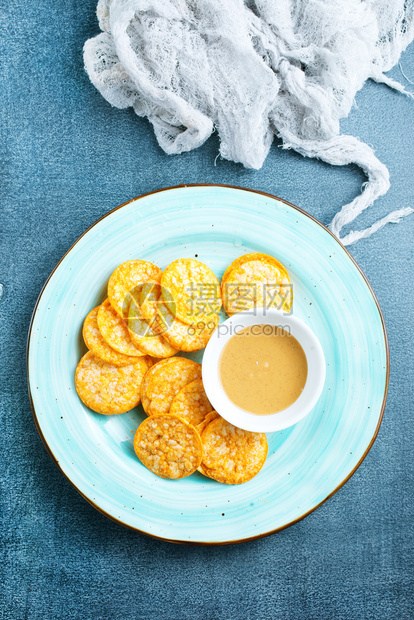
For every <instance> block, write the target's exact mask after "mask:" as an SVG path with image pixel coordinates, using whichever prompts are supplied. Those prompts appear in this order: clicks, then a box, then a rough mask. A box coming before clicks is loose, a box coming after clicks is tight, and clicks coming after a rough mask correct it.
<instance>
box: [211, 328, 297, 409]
mask: <svg viewBox="0 0 414 620" xmlns="http://www.w3.org/2000/svg"><path fill="white" fill-rule="evenodd" d="M219 364H220V366H219V372H220V379H221V383H222V385H223V388H224V391H225V392H226V394H227V396H228V397H229V399H230V400H232V401H233V403H234V404H235V405H237V406H238V407H240V408H241V409H244V410H245V411H249V412H250V413H255V414H257V415H267V414H270V413H276V412H278V411H282V410H283V409H286V407H289V405H291V404H292V403H294V402H295V400H297V398H298V397H299V396H300V394H301V392H302V390H303V388H304V387H305V383H306V378H307V375H308V364H307V361H306V355H305V352H304V350H303V349H302V347H301V345H300V344H299V342H298V341H297V340H296V338H294V336H292V335H291V334H290V333H289V332H288V331H286V330H284V329H283V328H281V327H277V326H275V325H269V324H266V325H252V326H250V327H245V328H244V329H242V330H240V331H239V332H238V333H237V334H235V335H234V336H232V337H231V338H230V340H229V341H228V342H227V344H226V345H225V346H224V348H223V351H222V353H221V356H220V362H219Z"/></svg>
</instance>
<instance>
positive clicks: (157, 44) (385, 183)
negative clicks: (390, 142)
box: [84, 0, 414, 245]
mask: <svg viewBox="0 0 414 620" xmlns="http://www.w3.org/2000/svg"><path fill="white" fill-rule="evenodd" d="M413 7H414V0H365V1H362V0H99V2H98V7H97V15H98V19H99V25H100V28H101V30H102V32H101V34H99V35H98V36H96V37H94V38H92V39H89V40H88V41H86V43H85V46H84V62H85V67H86V71H87V73H88V75H89V77H90V79H91V81H92V83H93V84H94V85H95V86H96V88H97V89H98V90H99V91H100V92H101V94H102V95H103V96H104V97H105V99H107V101H109V103H111V104H112V105H113V106H116V107H118V108H126V107H129V106H132V108H133V109H134V111H135V112H136V114H138V115H139V116H147V117H148V119H149V120H150V121H151V123H152V125H153V127H154V131H155V134H156V137H157V140H158V142H159V144H160V146H161V147H162V148H163V149H164V151H165V152H166V153H169V154H172V153H182V152H184V151H190V150H191V149H194V148H196V147H198V146H200V145H201V144H203V142H205V141H206V140H207V139H208V137H209V136H210V134H211V133H212V131H213V130H214V129H216V130H217V132H218V134H219V136H220V154H221V155H222V157H224V158H226V159H230V160H232V161H235V162H241V163H242V164H243V165H244V166H246V167H247V168H255V169H258V168H260V167H261V166H262V164H263V161H264V160H265V158H266V155H267V154H268V152H269V148H270V146H271V144H272V141H273V137H274V136H275V135H276V136H278V137H280V138H281V139H282V141H283V147H284V148H288V149H294V150H295V151H297V152H299V153H301V154H302V155H305V156H307V157H317V158H319V159H321V160H323V161H325V162H328V163H329V164H333V165H346V164H350V163H354V164H357V165H358V166H360V167H361V168H362V169H363V170H364V172H365V174H366V176H367V182H366V183H365V184H364V187H363V191H362V193H361V194H360V195H359V196H357V197H356V198H355V199H354V200H353V201H352V202H351V203H350V204H347V205H345V206H344V207H342V209H341V211H340V212H339V213H337V215H336V216H335V217H334V219H333V221H332V223H331V225H330V228H331V230H332V231H333V232H334V234H335V235H337V237H338V238H340V239H341V241H342V242H343V243H344V244H348V245H349V244H351V243H354V242H355V241H358V240H359V239H361V238H363V237H368V236H370V235H371V234H372V233H373V232H375V231H376V230H378V229H379V228H381V227H382V226H384V225H385V224H386V223H387V222H398V221H399V220H400V219H401V217H403V216H405V215H408V214H410V213H413V212H414V210H413V209H412V208H410V207H404V208H402V209H399V210H398V211H394V212H393V213H390V214H389V215H388V216H386V217H385V218H383V219H382V220H380V221H378V222H376V223H375V224H374V225H373V226H371V227H370V228H368V229H366V230H363V231H357V232H351V233H349V234H347V235H346V236H344V237H342V238H341V237H340V231H341V229H342V227H343V226H345V225H346V224H349V223H350V222H352V221H353V220H354V219H355V218H356V217H357V215H359V214H360V213H361V212H362V211H363V210H364V209H366V208H367V207H368V206H370V205H371V204H372V203H373V202H374V200H375V199H376V198H377V197H378V196H381V195H382V194H385V193H386V191H387V190H388V188H389V186H390V182H389V173H388V170H387V168H386V166H385V165H384V164H382V163H381V162H380V161H379V160H378V159H377V158H376V157H375V155H374V152H373V150H372V149H371V148H370V147H369V146H368V145H366V144H364V143H363V142H361V141H359V140H358V139H357V138H354V137H353V136H347V135H340V133H339V132H340V129H339V121H340V119H341V118H343V117H346V116H347V115H348V114H349V112H350V110H351V107H352V104H353V101H354V96H355V94H356V92H357V91H358V90H359V89H360V88H361V87H362V86H363V84H364V82H365V81H366V80H367V79H368V78H371V79H373V80H375V81H377V82H383V83H385V84H387V85H388V86H390V87H392V88H394V89H396V90H399V91H401V92H403V93H405V94H406V95H408V96H411V97H412V94H410V93H407V92H406V91H405V90H404V88H403V87H402V86H401V85H400V84H399V83H398V82H395V81H393V80H392V79H390V78H389V77H387V76H385V75H384V71H388V70H389V69H391V68H392V67H393V66H394V65H395V64H396V63H397V62H398V59H399V57H400V54H401V52H402V51H403V50H404V49H405V47H406V46H407V45H408V44H409V43H410V42H411V40H412V39H413V37H414V19H413V17H414V10H413Z"/></svg>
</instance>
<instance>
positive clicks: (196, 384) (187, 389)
mask: <svg viewBox="0 0 414 620" xmlns="http://www.w3.org/2000/svg"><path fill="white" fill-rule="evenodd" d="M210 411H213V407H212V405H211V403H210V401H209V400H208V398H207V394H206V393H205V391H204V387H203V382H202V380H201V379H197V381H192V382H191V383H188V384H187V385H185V386H184V387H183V388H181V390H180V391H179V392H178V393H177V394H176V395H175V396H174V400H173V401H172V403H171V407H170V413H171V414H174V415H178V416H179V417H180V418H182V419H183V420H186V421H187V422H189V423H190V424H193V425H194V426H197V424H200V423H201V422H203V420H204V419H205V417H206V415H207V414H208V413H210Z"/></svg>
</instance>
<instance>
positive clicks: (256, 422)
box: [202, 308, 326, 433]
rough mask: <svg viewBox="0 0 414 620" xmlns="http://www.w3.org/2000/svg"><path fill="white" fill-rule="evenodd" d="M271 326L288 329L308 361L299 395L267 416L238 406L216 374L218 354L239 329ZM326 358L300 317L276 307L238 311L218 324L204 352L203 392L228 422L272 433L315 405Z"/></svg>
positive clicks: (300, 418)
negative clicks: (285, 406) (284, 407)
mask: <svg viewBox="0 0 414 620" xmlns="http://www.w3.org/2000/svg"><path fill="white" fill-rule="evenodd" d="M264 324H268V325H272V326H278V327H282V328H283V329H285V330H287V331H289V332H290V333H291V334H292V336H294V337H295V338H296V340H298V342H299V343H300V344H301V346H302V348H303V350H304V352H305V355H306V360H307V363H308V376H307V378H306V383H305V387H304V388H303V391H302V393H301V395H300V396H299V398H298V399H297V400H295V402H294V403H292V404H291V405H290V406H289V407H287V408H286V409H283V410H282V411H278V412H277V413H270V414H267V415H256V414H254V413H250V412H249V411H245V410H244V409H241V408H240V407H238V406H237V405H235V404H234V403H233V401H231V400H230V399H229V397H228V396H227V394H226V393H225V391H224V389H223V386H222V383H221V380H220V373H219V361H220V355H221V352H222V350H223V348H224V346H225V345H226V344H227V342H228V341H229V340H230V338H231V337H232V336H233V335H234V334H235V333H236V332H237V331H239V330H241V329H243V328H244V327H250V326H251V325H264ZM325 371H326V368H325V357H324V354H323V351H322V347H321V345H320V343H319V340H318V339H317V338H316V336H315V334H314V333H313V331H312V330H311V329H310V328H309V327H308V326H307V325H306V323H304V322H303V321H302V320H301V319H298V318H297V317H296V316H294V315H289V314H285V313H284V312H281V311H279V310H273V309H271V310H270V309H268V308H267V309H265V310H263V309H256V313H255V314H253V312H252V313H242V312H240V313H238V314H235V315H233V316H232V317H230V318H229V319H227V320H226V321H224V323H221V324H220V325H219V327H218V328H217V330H216V331H215V332H214V334H213V335H212V337H211V338H210V340H209V343H208V344H207V347H206V349H205V351H204V357H203V366H202V375H203V383H204V389H205V391H206V394H207V396H208V398H209V400H210V402H211V404H212V405H213V407H214V409H215V410H216V411H217V412H218V413H219V414H220V415H221V416H222V417H223V418H224V419H225V420H227V421H228V422H230V423H231V424H234V426H238V427H239V428H243V429H245V430H247V431H256V432H263V433H265V432H272V431H280V430H282V429H284V428H288V427H289V426H292V425H293V424H296V422H299V420H302V419H303V418H304V417H305V416H306V415H308V413H309V412H310V411H311V410H312V409H313V407H314V406H315V405H316V402H317V400H318V398H319V396H320V395H321V392H322V388H323V385H324V382H325Z"/></svg>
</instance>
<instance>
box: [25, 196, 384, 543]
mask: <svg viewBox="0 0 414 620" xmlns="http://www.w3.org/2000/svg"><path fill="white" fill-rule="evenodd" d="M248 252H266V253H267V254H272V255H274V256H276V257H277V258H278V259H279V260H281V262H282V263H284V265H285V266H286V267H287V269H288V270H289V273H290V276H291V280H292V283H293V291H294V308H293V311H294V313H295V314H297V316H299V317H300V318H302V319H304V320H305V321H306V322H307V323H308V325H309V326H310V327H311V329H312V330H313V331H314V332H315V333H316V334H317V336H318V338H319V340H320V342H321V344H322V347H323V350H324V353H325V358H326V363H327V373H326V382H325V387H324V390H323V393H322V396H321V398H320V400H319V402H318V404H317V405H316V407H315V408H314V410H313V411H312V412H311V413H310V414H309V415H308V416H307V417H306V418H305V419H304V420H302V421H301V422H299V423H298V424H296V425H295V426H293V427H291V428H289V429H287V430H284V431H282V432H279V433H272V434H269V435H268V440H269V455H268V458H267V461H266V463H265V465H264V467H263V469H262V470H261V471H260V473H259V474H258V475H257V476H256V477H255V478H254V479H253V480H251V481H250V482H247V483H245V484H241V485H236V486H229V485H224V484H219V483H217V482H215V481H213V480H210V479H207V478H204V477H203V476H202V475H201V474H199V473H196V474H193V475H192V476H190V477H188V478H185V479H183V480H163V479H162V478H158V477H157V476H155V475H154V474H152V473H151V472H150V471H149V470H147V469H146V468H145V467H144V466H143V465H141V463H140V462H139V461H138V459H137V458H136V457H135V454H134V449H133V433H134V431H135V430H136V428H137V426H138V424H139V423H140V421H141V420H142V419H143V418H144V415H145V414H144V413H143V411H142V409H141V407H138V408H136V409H134V410H133V411H130V412H129V413H125V414H123V415H119V416H103V415H99V414H96V413H94V412H92V411H90V410H89V409H87V408H86V407H84V406H83V405H82V403H81V402H80V400H79V398H78V396H77V394H76V391H75V384H74V374H75V368H76V365H77V363H78V361H79V360H80V358H81V356H82V354H83V353H84V352H85V350H86V349H85V346H84V344H83V342H82V335H81V331H82V323H83V320H84V318H85V316H86V315H87V313H88V312H89V310H91V308H93V307H94V306H96V305H97V304H98V303H100V302H101V301H102V300H103V299H104V298H105V289H106V283H107V281H108V278H109V276H110V275H111V273H112V271H113V270H114V269H115V267H117V265H119V264H120V263H122V262H124V261H126V260H130V259H133V258H142V259H145V260H149V261H152V262H154V263H156V264H157V265H159V266H160V267H161V268H163V267H165V266H167V265H168V263H170V262H171V261H172V260H174V259H176V258H180V257H197V258H198V259H199V260H201V261H203V262H205V263H206V264H207V265H209V266H210V267H211V269H212V270H213V271H214V272H215V273H216V274H217V276H218V277H220V276H221V275H222V274H223V272H224V270H225V268H226V267H227V265H229V263H230V262H231V261H232V260H233V259H235V258H236V257H237V256H240V255H242V254H244V253H248ZM201 355H202V354H201V353H198V354H196V355H195V356H194V357H195V359H197V360H200V359H201ZM388 374H389V361H388V344H387V336H386V331H385V326H384V322H383V318H382V314H381V310H380V308H379V306H378V302H377V300H376V298H375V296H374V293H373V291H372V289H371V287H370V286H369V284H368V282H367V280H366V278H365V276H364V275H363V273H362V272H361V270H360V268H359V267H358V265H357V264H356V263H355V261H354V260H353V258H352V257H351V255H350V254H349V253H348V252H347V251H346V250H345V248H344V247H343V246H342V245H341V244H340V243H339V242H338V240H337V239H336V238H335V237H334V236H333V235H332V234H331V233H330V232H329V231H328V230H327V229H326V228H325V227H324V226H323V225H322V224H320V223H319V222H318V221H317V220H315V219H313V218H312V217H310V216H309V215H307V214H306V213H304V212H303V211H301V210H300V209H298V208H296V207H294V206H293V205H290V204H288V203H286V202H284V201H283V200H280V199H279V198H275V197H273V196H270V195H267V194H263V193H260V192H255V191H251V190H246V189H241V188H233V187H226V186H216V185H197V186H184V187H176V188H170V189H166V190H161V191H159V192H155V193H152V194H147V195H145V196H142V197H140V198H138V199H135V200H132V201H131V202H128V203H126V204H125V205H122V206H121V207H118V208H117V209H114V210H113V211H111V212H110V213H108V214H107V215H105V216H104V217H103V218H102V219H100V220H98V222H96V224H94V225H93V226H92V227H91V228H89V230H87V231H86V232H85V233H84V234H83V235H82V236H81V237H80V238H79V239H78V241H77V242H76V243H75V244H74V245H73V246H72V248H71V249H70V250H69V251H68V253H67V254H66V255H65V256H64V258H63V259H62V260H61V261H60V263H59V264H58V265H57V267H56V268H55V270H54V271H53V273H52V274H51V276H50V277H49V279H48V280H47V282H46V284H45V286H44V288H43V290H42V292H41V294H40V296H39V299H38V301H37V304H36V307H35V310H34V313H33V318H32V323H31V328H30V332H29V342H28V381H29V393H30V397H31V400H32V408H33V413H34V419H35V422H36V425H37V428H38V431H39V433H40V436H41V437H42V440H43V441H44V443H45V446H46V447H47V449H48V451H49V453H50V454H51V456H52V458H53V459H54V460H55V461H56V463H57V464H58V466H59V468H60V469H61V471H62V472H63V473H64V474H65V476H67V478H68V479H69V480H70V481H71V482H72V484H73V485H74V486H75V488H76V489H77V490H78V491H79V492H80V493H81V494H82V495H83V497H85V499H87V500H88V501H89V502H90V503H91V504H92V505H93V506H95V507H96V508H97V509H98V510H100V511H101V512H103V513H104V514H105V515H107V516H108V517H110V518H111V519H113V520H115V521H117V522H119V523H121V524H123V525H125V526H127V527H129V528H132V529H135V530H138V531H140V532H143V533H145V534H148V535H150V536H153V537H156V538H161V539H165V540H169V541H174V542H185V543H205V544H224V543H233V542H241V541H245V540H249V539H252V538H259V537H261V536H265V535H266V534H270V533H272V532H275V531H277V530H280V529H282V528H285V527H287V526H289V525H291V524H292V523H295V522H296V521H298V520H299V519H302V518H303V517H304V516H306V515H307V514H309V513H310V512H312V511H313V510H315V508H317V507H318V506H319V505H320V504H321V503H322V502H324V501H325V500H326V499H327V498H328V497H330V496H331V495H332V494H333V493H335V491H337V490H338V489H339V488H340V487H341V486H342V485H343V484H344V483H345V482H346V480H348V478H349V477H350V476H351V475H352V474H353V472H354V471H355V470H356V468H357V467H358V466H359V465H360V463H361V461H362V460H363V459H364V457H365V456H366V454H367V452H368V450H369V449H370V447H371V445H372V443H373V441H374V439H375V437H376V435H377V432H378V429H379V426H380V423H381V419H382V415H383V410H384V406H385V400H386V394H387V387H388Z"/></svg>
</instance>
